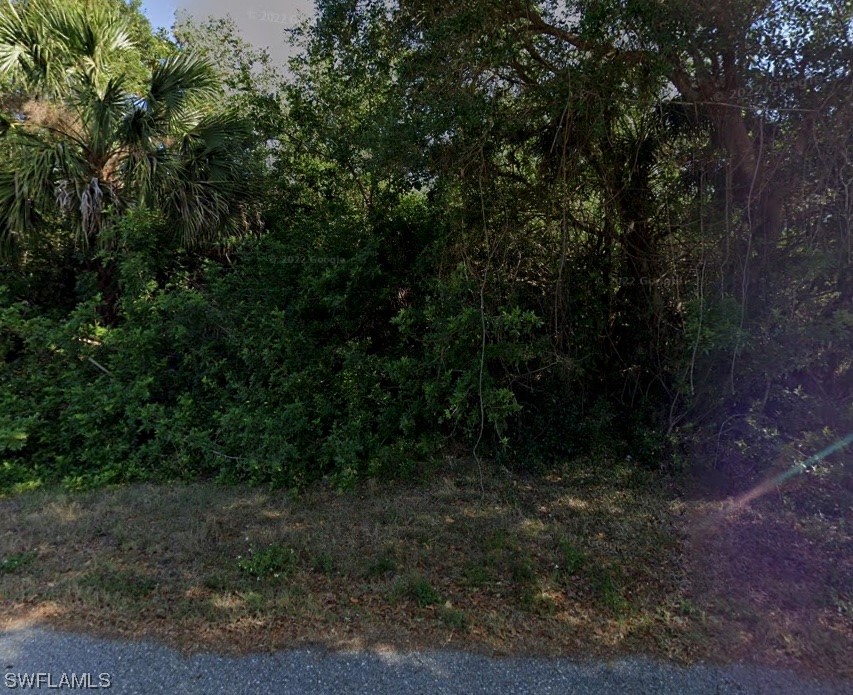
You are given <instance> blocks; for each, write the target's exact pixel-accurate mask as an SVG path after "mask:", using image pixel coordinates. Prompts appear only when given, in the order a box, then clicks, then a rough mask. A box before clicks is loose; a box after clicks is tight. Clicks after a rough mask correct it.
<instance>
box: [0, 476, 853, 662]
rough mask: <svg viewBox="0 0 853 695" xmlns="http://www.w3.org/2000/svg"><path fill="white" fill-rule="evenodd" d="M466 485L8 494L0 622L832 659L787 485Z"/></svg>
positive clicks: (841, 567) (171, 635) (208, 636)
mask: <svg viewBox="0 0 853 695" xmlns="http://www.w3.org/2000/svg"><path fill="white" fill-rule="evenodd" d="M483 482H484V486H483V490H482V491H481V488H480V481H479V478H478V475H477V473H476V471H475V470H473V469H470V468H469V469H466V468H464V467H457V468H455V469H453V468H449V469H448V470H447V471H445V472H444V473H443V474H442V475H441V476H440V477H438V478H437V479H436V480H434V481H433V482H431V483H428V484H423V485H419V486H418V485H402V484H395V485H380V484H378V483H368V484H365V485H363V486H360V487H358V488H356V489H355V490H354V491H352V492H350V493H348V494H344V495H341V494H339V493H338V492H336V491H334V490H331V489H324V488H321V487H316V488H313V489H311V490H309V491H308V492H307V493H305V494H304V495H303V496H302V497H299V498H293V497H292V496H290V495H286V494H281V493H273V492H269V491H262V490H257V489H248V488H242V487H221V486H216V485H213V484H208V483H199V484H192V485H170V486H158V485H149V484H140V485H131V486H125V487H116V488H109V489H102V490H97V491H89V492H77V493H69V492H59V491H51V490H36V491H30V492H25V493H21V494H18V495H15V496H11V497H6V498H3V499H0V598H2V600H3V603H4V607H5V608H6V609H5V610H4V614H3V616H2V617H0V629H2V628H4V627H10V626H12V625H14V624H17V623H20V622H22V621H23V622H32V621H43V622H48V623H51V624H54V625H56V626H58V627H62V628H68V629H80V630H90V631H91V630H94V631H96V632H100V633H102V634H105V635H113V636H126V637H139V636H148V637H153V638H157V639H161V640H164V641H166V642H168V643H171V644H173V645H176V646H180V647H182V648H184V649H186V650H189V651H193V650H201V649H218V650H223V651H228V652H234V651H241V650H258V649H276V648H287V647H293V646H298V645H300V644H305V643H323V644H326V645H328V646H332V647H341V648H353V647H370V646H379V645H393V646H395V647H397V648H401V649H408V648H436V647H441V646H444V645H447V644H452V646H453V647H454V648H467V649H471V650H475V651H480V652H485V653H491V654H540V655H554V656H556V655H566V654H568V653H572V654H575V655H578V656H581V655H583V656H594V655H607V656H612V655H614V654H624V653H645V654H651V655H657V656H660V657H666V658H674V659H679V660H683V661H689V660H692V659H696V658H704V659H709V660H725V659H729V658H736V659H738V660H752V661H758V662H761V663H768V664H772V665H784V666H789V667H796V668H800V669H802V670H809V669H811V670H817V671H820V672H824V673H834V674H836V675H840V674H843V673H845V669H847V670H848V671H849V666H847V664H849V663H850V662H851V659H849V656H850V653H851V645H853V639H851V634H850V633H851V630H850V600H851V594H853V592H851V587H850V576H851V572H850V566H849V565H850V562H849V561H848V560H847V559H846V558H850V557H853V553H851V552H850V549H851V545H850V534H849V527H848V526H846V525H845V521H844V518H843V515H841V516H839V515H835V516H832V517H829V516H825V517H824V520H823V521H821V516H820V512H819V511H809V513H808V514H806V513H804V512H803V509H804V508H807V506H804V505H800V506H799V507H798V506H797V504H796V503H795V499H796V495H793V496H792V500H794V501H791V500H789V501H788V503H786V504H785V505H778V504H774V501H773V500H770V499H768V500H766V501H764V502H761V503H760V504H758V505H756V506H755V508H754V509H751V510H747V511H746V512H742V513H740V514H738V515H734V516H732V515H727V516H719V514H720V512H721V510H722V508H723V503H722V502H718V501H709V500H708V499H704V498H698V497H697V498H696V499H683V498H679V497H678V496H676V495H674V494H673V493H672V490H671V487H668V485H669V483H668V482H667V481H666V480H664V479H662V478H659V477H657V476H649V475H647V474H641V473H635V472H633V471H631V470H630V469H624V470H621V471H619V475H618V476H617V475H612V474H609V473H608V472H607V467H606V466H603V465H599V466H597V467H593V466H581V465H567V466H565V467H564V468H563V469H562V470H560V471H555V472H553V473H551V474H549V475H547V476H537V477H522V476H515V475H511V474H508V473H497V472H493V473H491V474H489V475H487V476H486V478H485V480H484V481H483ZM808 509H811V508H810V507H808ZM709 518H714V519H719V520H718V521H715V525H714V526H713V527H711V526H708V525H707V523H706V522H707V520H708V519H709ZM703 524H705V525H704V526H703ZM831 528H834V529H835V530H834V531H831V530H830V529H831ZM709 529H710V530H709ZM839 558H842V560H841V561H839ZM780 568H781V569H782V570H783V571H780ZM785 568H788V569H785ZM791 568H798V569H797V570H796V571H794V569H791ZM816 572H817V573H816ZM733 587H734V588H736V589H737V590H736V591H733ZM818 589H819V590H818ZM449 640H452V642H449Z"/></svg>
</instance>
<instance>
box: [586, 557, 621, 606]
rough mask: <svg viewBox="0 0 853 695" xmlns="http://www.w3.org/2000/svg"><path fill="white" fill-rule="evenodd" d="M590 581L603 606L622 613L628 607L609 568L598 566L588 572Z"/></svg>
mask: <svg viewBox="0 0 853 695" xmlns="http://www.w3.org/2000/svg"><path fill="white" fill-rule="evenodd" d="M590 581H591V583H592V588H593V589H594V590H595V593H596V594H597V595H598V599H599V601H600V602H601V604H602V605H603V606H604V607H606V608H609V609H610V610H612V611H613V612H615V613H624V612H625V611H626V610H627V609H628V605H629V604H628V601H627V600H626V599H625V597H624V596H623V595H622V590H621V589H620V587H619V584H618V582H617V580H616V579H615V578H614V577H613V572H612V571H611V570H610V569H608V568H606V567H599V568H598V569H596V570H595V571H594V572H591V573H590Z"/></svg>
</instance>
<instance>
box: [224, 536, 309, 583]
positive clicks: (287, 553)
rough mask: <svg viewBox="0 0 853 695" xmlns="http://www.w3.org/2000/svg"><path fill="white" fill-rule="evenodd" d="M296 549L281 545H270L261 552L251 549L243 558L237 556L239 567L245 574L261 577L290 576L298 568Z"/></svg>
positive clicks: (276, 577)
mask: <svg viewBox="0 0 853 695" xmlns="http://www.w3.org/2000/svg"><path fill="white" fill-rule="evenodd" d="M296 560H297V558H296V551H295V550H294V549H293V548H289V547H286V546H281V545H270V546H267V547H266V548H264V549H263V550H261V551H259V552H254V551H252V550H251V549H250V550H249V554H248V555H247V556H246V557H245V558H243V557H238V558H237V567H238V568H239V569H240V571H241V572H243V574H247V575H249V576H250V577H254V578H255V579H257V580H261V579H269V578H273V579H279V578H283V577H285V578H286V577H289V576H290V575H291V574H293V571H294V570H295V569H296Z"/></svg>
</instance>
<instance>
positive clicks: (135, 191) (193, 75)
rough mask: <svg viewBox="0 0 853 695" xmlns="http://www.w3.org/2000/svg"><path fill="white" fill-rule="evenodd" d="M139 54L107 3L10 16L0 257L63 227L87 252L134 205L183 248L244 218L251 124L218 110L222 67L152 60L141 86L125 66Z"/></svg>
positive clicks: (58, 4)
mask: <svg viewBox="0 0 853 695" xmlns="http://www.w3.org/2000/svg"><path fill="white" fill-rule="evenodd" d="M132 46H133V42H132V41H131V39H130V36H129V32H128V28H127V24H126V22H125V20H124V19H123V17H122V16H121V15H119V14H117V13H115V12H113V11H110V9H109V7H108V6H106V5H104V4H101V5H97V4H96V6H95V7H91V6H89V7H86V8H83V7H81V6H76V7H75V6H73V5H72V6H70V7H69V6H68V5H67V4H66V3H65V2H63V0H28V1H27V2H26V3H16V4H12V3H11V2H7V5H6V6H5V8H2V9H0V79H3V80H4V81H5V82H6V83H7V85H8V87H7V89H6V90H5V91H6V92H7V93H6V94H5V95H4V99H3V102H4V104H5V105H6V106H7V107H8V106H9V105H12V106H14V110H15V112H14V113H7V114H5V115H3V114H0V254H4V255H8V254H10V253H12V252H13V251H14V250H15V249H16V248H20V247H21V246H22V245H23V244H25V242H26V240H27V239H28V238H29V237H31V236H33V235H38V234H40V233H42V232H44V230H45V229H47V228H50V227H51V226H55V225H57V224H59V225H61V228H62V229H63V230H68V231H69V232H71V233H72V234H73V235H74V239H75V242H76V243H77V244H78V246H79V247H80V248H82V249H90V248H92V247H93V245H94V244H97V243H101V242H104V240H105V239H107V238H108V237H109V235H108V234H105V232H106V231H107V230H108V229H109V228H110V226H111V225H113V224H115V222H116V221H117V220H119V219H120V218H121V217H122V216H123V215H124V214H126V213H127V211H128V210H130V209H132V208H138V207H145V208H151V209H159V210H160V211H161V213H162V214H163V216H164V217H165V219H166V221H167V223H168V228H169V229H172V230H174V231H175V232H176V233H178V234H179V235H180V237H181V239H182V241H183V242H184V243H185V244H186V245H193V244H199V243H202V242H207V241H212V240H215V239H217V238H218V237H220V236H221V235H222V234H223V233H227V232H229V231H233V230H234V229H235V228H236V227H238V226H239V225H240V224H241V223H242V220H243V213H244V211H245V205H246V203H247V201H248V199H249V194H250V185H249V177H248V176H247V174H246V172H247V170H248V168H247V162H246V158H247V156H248V148H247V143H248V141H249V139H250V137H251V128H250V126H249V124H247V122H246V121H245V119H242V118H241V117H239V116H238V115H237V114H236V113H233V112H229V111H221V110H215V109H213V108H211V104H212V103H216V101H217V99H218V97H219V95H220V91H219V85H218V83H217V79H216V77H215V73H214V71H213V69H212V68H211V66H210V65H208V64H207V63H206V62H204V61H203V60H201V59H199V58H196V57H193V56H191V55H188V54H186V53H174V54H172V55H171V56H170V57H168V58H165V59H162V60H159V61H154V62H153V63H152V64H151V65H150V66H149V67H148V74H147V75H146V78H145V80H144V85H143V87H142V88H141V89H140V88H139V87H138V84H139V80H137V79H135V78H134V77H132V76H129V75H128V71H127V70H126V69H123V67H124V68H126V66H127V60H126V55H127V52H128V51H129V50H132ZM122 56H125V60H124V63H123V61H122ZM137 65H138V63H137ZM134 82H136V83H137V84H136V85H133V84H132V83H134ZM134 86H135V87H136V88H133V87H134Z"/></svg>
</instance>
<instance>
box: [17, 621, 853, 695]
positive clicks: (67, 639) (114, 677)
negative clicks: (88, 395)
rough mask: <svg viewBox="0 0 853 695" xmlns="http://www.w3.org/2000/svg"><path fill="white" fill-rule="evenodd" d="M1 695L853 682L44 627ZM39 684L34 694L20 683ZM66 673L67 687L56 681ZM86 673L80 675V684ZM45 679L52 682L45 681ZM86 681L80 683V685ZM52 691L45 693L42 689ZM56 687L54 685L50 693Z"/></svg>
mask: <svg viewBox="0 0 853 695" xmlns="http://www.w3.org/2000/svg"><path fill="white" fill-rule="evenodd" d="M0 666H1V667H2V669H3V674H2V675H3V681H2V683H0V693H2V692H10V693H11V692H45V693H48V692H69V690H70V688H69V687H68V685H69V684H70V683H71V678H72V675H73V676H74V677H75V678H76V679H77V681H76V683H77V685H78V686H79V685H80V683H81V681H82V682H84V683H87V684H89V685H90V686H97V685H99V674H104V680H103V681H100V682H101V683H103V684H105V683H106V682H107V680H108V681H109V683H110V688H109V690H107V691H105V692H109V693H122V694H124V693H140V694H144V695H150V694H151V693H155V694H158V695H159V694H162V695H171V694H172V693H175V694H177V695H181V694H184V693H186V694H192V693H205V694H215V693H223V694H226V693H227V694H228V695H238V694H242V693H246V694H249V693H251V695H258V694H262V695H266V694H267V693H269V694H272V693H330V694H331V693H369V694H370V695H373V694H374V693H376V694H379V693H405V694H407V695H408V694H409V693H429V694H430V695H433V694H434V693H465V694H466V695H467V694H469V693H489V694H492V693H535V694H536V695H539V694H541V693H560V695H567V694H569V693H571V694H572V695H582V694H584V693H604V694H606V695H611V694H612V695H629V694H631V693H674V694H675V693H677V694H679V695H682V694H684V695H687V694H692V693H696V694H699V693H702V694H704V693H708V694H712V693H713V694H715V695H716V694H718V693H719V694H726V695H728V694H730V693H767V695H770V694H771V693H772V695H780V694H784V695H800V694H802V695H821V694H823V693H826V694H830V693H831V694H833V695H834V694H837V693H853V684H835V685H829V684H826V683H822V684H821V683H816V682H809V681H806V680H802V679H799V678H796V677H794V676H792V675H791V674H787V673H784V672H779V671H773V670H769V669H760V668H754V667H746V666H729V667H725V668H720V667H711V666H691V667H689V668H681V667H677V666H673V665H670V664H663V663H658V662H655V661H651V660H647V659H623V660H618V661H611V662H573V661H568V660H548V659H489V658H485V657H480V656H473V655H470V654H463V653H454V652H426V653H418V654H409V655H388V654H375V653H332V652H327V651H324V650H321V649H310V650H309V649H303V650H299V651H289V652H281V653H277V654H259V655H253V656H246V657H225V656H219V655H214V654H204V655H198V656H193V657H189V658H184V657H182V656H181V655H180V654H178V653H176V652H174V651H172V650H171V649H168V648H166V647H164V646H161V645H158V644H154V643H151V642H119V641H111V640H101V639H94V638H90V637H83V636H80V635H72V634H67V633H59V632H53V631H48V630H44V629H41V628H39V629H35V628H24V629H19V630H11V631H8V632H4V633H0ZM38 674H43V675H42V676H41V681H40V687H39V688H37V689H36V688H33V687H29V688H27V687H25V686H23V685H22V683H23V681H22V680H20V679H23V678H26V677H37V676H38ZM63 674H65V677H66V679H67V680H66V681H63V680H62V676H63ZM87 674H88V676H87ZM48 676H49V678H50V680H49V681H48V680H47V679H48ZM87 679H88V680H87ZM49 686H53V687H49ZM58 686H61V687H58Z"/></svg>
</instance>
